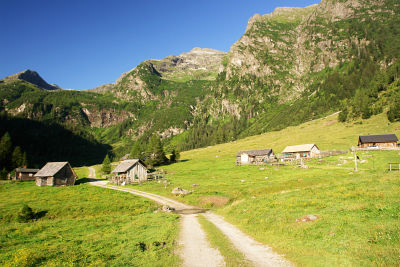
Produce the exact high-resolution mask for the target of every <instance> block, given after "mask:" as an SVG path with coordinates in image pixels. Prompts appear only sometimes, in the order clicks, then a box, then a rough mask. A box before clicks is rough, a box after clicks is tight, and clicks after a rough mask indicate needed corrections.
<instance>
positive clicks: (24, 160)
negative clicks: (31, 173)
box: [22, 152, 29, 166]
mask: <svg viewBox="0 0 400 267" xmlns="http://www.w3.org/2000/svg"><path fill="white" fill-rule="evenodd" d="M28 165H29V164H28V159H27V157H26V152H24V154H23V155H22V166H28Z"/></svg>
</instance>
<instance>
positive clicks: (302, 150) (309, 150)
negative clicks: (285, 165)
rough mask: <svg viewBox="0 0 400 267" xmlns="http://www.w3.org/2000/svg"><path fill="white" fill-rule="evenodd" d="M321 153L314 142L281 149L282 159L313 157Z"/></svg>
mask: <svg viewBox="0 0 400 267" xmlns="http://www.w3.org/2000/svg"><path fill="white" fill-rule="evenodd" d="M320 153H321V151H320V150H319V148H318V147H317V145H316V144H304V145H297V146H287V147H286V148H285V149H284V150H283V151H282V154H283V157H284V159H300V158H313V157H315V156H318V155H319V154H320Z"/></svg>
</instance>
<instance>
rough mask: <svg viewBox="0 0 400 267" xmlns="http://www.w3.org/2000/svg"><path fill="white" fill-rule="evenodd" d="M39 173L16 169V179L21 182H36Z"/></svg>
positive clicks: (34, 170) (33, 170) (26, 169)
mask: <svg viewBox="0 0 400 267" xmlns="http://www.w3.org/2000/svg"><path fill="white" fill-rule="evenodd" d="M38 171H39V169H28V168H16V169H15V177H14V179H15V180H21V181H30V180H35V174H36V173H37V172H38Z"/></svg>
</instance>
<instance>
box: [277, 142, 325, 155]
mask: <svg viewBox="0 0 400 267" xmlns="http://www.w3.org/2000/svg"><path fill="white" fill-rule="evenodd" d="M314 146H316V144H304V145H297V146H287V147H286V148H285V149H284V150H283V151H282V153H296V152H307V151H311V149H312V148H313V147H314ZM317 148H318V147H317Z"/></svg>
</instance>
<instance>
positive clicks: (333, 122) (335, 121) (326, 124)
mask: <svg viewBox="0 0 400 267" xmlns="http://www.w3.org/2000/svg"><path fill="white" fill-rule="evenodd" d="M337 122H338V120H331V121H326V122H324V126H329V125H332V124H335V123H337Z"/></svg>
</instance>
